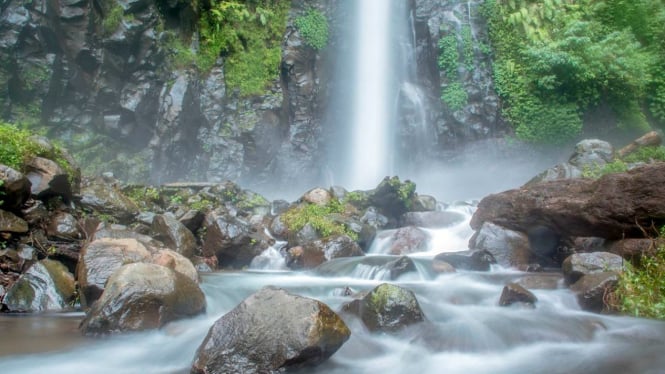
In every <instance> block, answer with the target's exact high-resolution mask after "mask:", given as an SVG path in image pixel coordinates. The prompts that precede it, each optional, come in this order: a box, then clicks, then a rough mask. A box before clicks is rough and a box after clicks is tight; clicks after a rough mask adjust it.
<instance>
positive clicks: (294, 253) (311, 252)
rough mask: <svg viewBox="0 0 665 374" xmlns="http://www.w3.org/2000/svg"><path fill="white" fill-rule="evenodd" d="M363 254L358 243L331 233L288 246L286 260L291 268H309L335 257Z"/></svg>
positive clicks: (344, 236) (345, 236)
mask: <svg viewBox="0 0 665 374" xmlns="http://www.w3.org/2000/svg"><path fill="white" fill-rule="evenodd" d="M364 255H365V253H364V252H363V251H362V249H361V248H360V246H359V245H358V243H356V242H355V241H353V239H351V238H349V237H348V236H347V235H333V236H329V237H327V238H325V239H321V240H315V241H313V242H308V243H306V244H304V245H302V246H297V247H293V248H290V249H289V250H288V251H287V259H286V262H287V265H288V266H289V267H290V268H292V269H303V268H304V269H311V268H315V267H317V266H319V265H321V264H322V263H324V262H326V261H330V260H332V259H335V258H342V257H355V256H364Z"/></svg>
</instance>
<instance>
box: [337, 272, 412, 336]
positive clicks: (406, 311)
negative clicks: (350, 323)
mask: <svg viewBox="0 0 665 374" xmlns="http://www.w3.org/2000/svg"><path fill="white" fill-rule="evenodd" d="M343 310H344V311H346V312H350V313H352V314H355V315H357V316H358V317H360V319H361V320H362V321H363V324H364V325H365V326H366V327H367V328H368V329H369V330H370V331H373V332H377V331H380V332H395V331H399V330H401V329H403V328H405V327H407V326H410V325H413V324H416V323H419V322H423V321H424V320H425V315H424V314H423V312H422V310H421V309H420V305H419V304H418V300H417V299H416V296H415V295H414V293H413V292H411V291H409V290H407V289H404V288H401V287H398V286H395V285H392V284H388V283H383V284H381V285H379V286H377V287H375V288H374V289H372V290H371V291H370V292H369V293H368V294H367V295H365V296H364V297H363V298H362V299H356V300H353V301H352V302H350V303H347V304H345V305H344V306H343Z"/></svg>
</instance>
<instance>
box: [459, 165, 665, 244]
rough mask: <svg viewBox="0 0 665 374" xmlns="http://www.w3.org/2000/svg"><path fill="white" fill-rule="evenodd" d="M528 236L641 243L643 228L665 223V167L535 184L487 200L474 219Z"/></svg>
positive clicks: (474, 224) (476, 223)
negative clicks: (539, 230) (541, 231)
mask: <svg viewBox="0 0 665 374" xmlns="http://www.w3.org/2000/svg"><path fill="white" fill-rule="evenodd" d="M485 222H492V223H495V224H497V225H500V226H503V227H505V228H508V229H511V230H516V231H521V232H528V231H529V230H531V229H533V228H534V227H538V226H543V227H547V228H549V229H551V230H552V231H554V232H555V233H557V234H559V235H561V236H564V237H576V236H595V237H602V238H607V239H622V238H642V237H644V232H643V231H642V229H641V228H642V227H652V225H655V226H656V227H659V226H661V225H663V224H664V223H665V163H653V164H648V165H643V166H640V167H637V168H635V169H632V170H630V171H628V172H626V173H618V174H608V175H605V176H603V177H601V178H600V179H598V180H591V179H571V180H558V181H551V182H544V183H539V184H535V185H532V186H529V187H522V188H519V189H514V190H509V191H505V192H501V193H498V194H493V195H489V196H487V197H485V198H484V199H483V200H482V201H481V202H480V203H479V204H478V209H477V210H476V212H475V213H474V215H473V217H472V219H471V227H472V228H473V229H474V230H478V229H480V227H481V226H482V225H483V223H485Z"/></svg>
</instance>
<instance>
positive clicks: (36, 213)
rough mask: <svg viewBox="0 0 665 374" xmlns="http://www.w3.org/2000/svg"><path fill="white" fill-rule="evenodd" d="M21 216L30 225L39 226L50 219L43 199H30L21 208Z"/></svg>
mask: <svg viewBox="0 0 665 374" xmlns="http://www.w3.org/2000/svg"><path fill="white" fill-rule="evenodd" d="M21 217H23V219H24V220H25V221H26V222H28V224H29V225H32V226H37V225H38V224H40V223H42V222H46V221H47V220H48V218H49V211H48V209H47V208H46V205H45V204H44V203H43V202H42V201H41V200H28V203H27V204H26V206H25V207H24V208H23V209H22V210H21Z"/></svg>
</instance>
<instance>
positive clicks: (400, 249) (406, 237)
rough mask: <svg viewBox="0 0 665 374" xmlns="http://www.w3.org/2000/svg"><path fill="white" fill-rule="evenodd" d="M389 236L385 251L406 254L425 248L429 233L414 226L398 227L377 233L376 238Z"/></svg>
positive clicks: (393, 253)
mask: <svg viewBox="0 0 665 374" xmlns="http://www.w3.org/2000/svg"><path fill="white" fill-rule="evenodd" d="M383 236H389V240H388V244H387V248H388V251H387V253H389V254H392V255H407V254H410V253H415V252H423V251H426V250H427V246H428V244H429V239H430V235H429V234H428V233H427V232H426V231H425V230H421V229H420V228H418V227H415V226H407V227H400V228H399V229H397V230H391V231H384V232H382V233H380V234H378V236H377V239H380V238H382V237H383Z"/></svg>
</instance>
